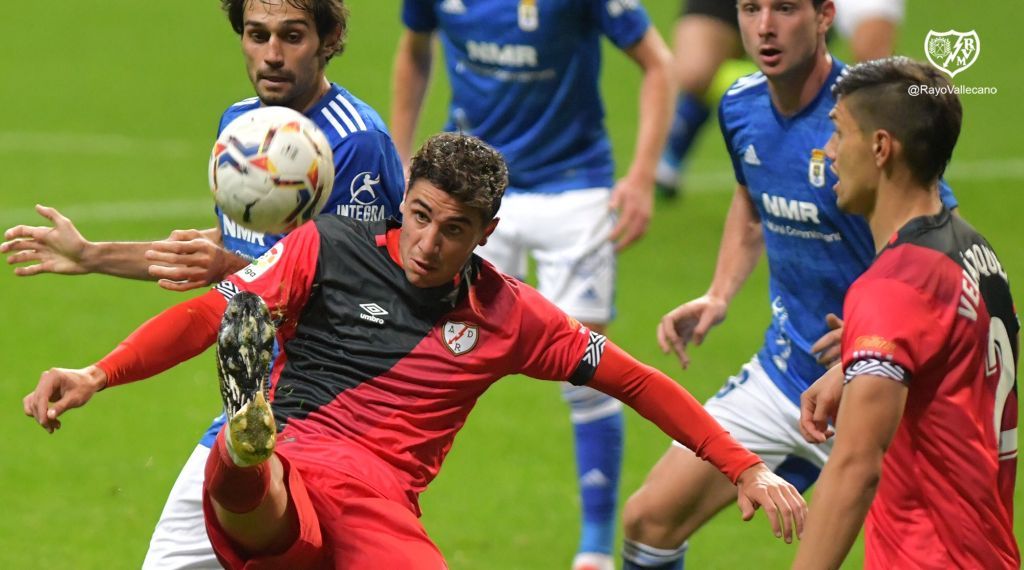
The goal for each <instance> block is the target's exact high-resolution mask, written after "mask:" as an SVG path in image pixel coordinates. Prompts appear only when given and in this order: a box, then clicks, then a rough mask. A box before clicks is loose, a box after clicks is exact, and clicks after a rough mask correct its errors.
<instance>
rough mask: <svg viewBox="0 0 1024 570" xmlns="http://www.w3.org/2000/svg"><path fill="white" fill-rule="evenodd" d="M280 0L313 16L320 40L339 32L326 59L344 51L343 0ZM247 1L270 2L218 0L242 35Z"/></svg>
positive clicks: (264, 0) (345, 14)
mask: <svg viewBox="0 0 1024 570" xmlns="http://www.w3.org/2000/svg"><path fill="white" fill-rule="evenodd" d="M282 1H283V2H285V3H286V4H288V5H289V6H291V7H293V8H296V9H299V10H302V11H303V12H305V13H307V14H309V15H310V16H312V17H313V22H315V23H316V34H317V35H318V36H320V40H321V41H323V39H324V38H325V37H327V36H328V35H330V34H331V33H332V32H334V31H335V30H339V31H340V32H341V33H340V34H339V35H338V43H337V44H335V45H334V50H333V51H332V52H331V53H328V54H327V59H328V60H330V59H331V58H332V57H334V56H336V55H340V54H341V52H343V51H345V37H346V36H347V35H348V7H347V6H345V0H282ZM249 2H261V3H263V4H269V3H270V2H269V0H220V7H221V8H222V9H223V10H224V11H225V12H227V15H228V21H229V22H231V29H233V30H235V33H236V34H238V35H242V30H244V29H245V21H244V16H245V6H246V5H247V4H248V3H249Z"/></svg>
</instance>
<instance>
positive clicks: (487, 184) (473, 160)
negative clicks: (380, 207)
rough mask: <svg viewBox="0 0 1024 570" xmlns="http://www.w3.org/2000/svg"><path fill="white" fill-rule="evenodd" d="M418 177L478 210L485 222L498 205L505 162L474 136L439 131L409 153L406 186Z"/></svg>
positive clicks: (504, 181)
mask: <svg viewBox="0 0 1024 570" xmlns="http://www.w3.org/2000/svg"><path fill="white" fill-rule="evenodd" d="M417 180H426V181H428V182H430V183H431V184H433V185H434V186H436V187H437V188H438V189H440V190H443V191H444V192H446V193H448V194H449V195H450V196H452V197H453V198H455V199H456V200H458V201H460V202H462V203H463V204H466V205H467V206H469V207H471V208H474V209H476V210H478V211H479V212H480V214H481V215H482V217H483V221H484V223H488V222H490V221H491V220H492V219H494V216H495V214H497V213H498V208H500V207H501V197H502V196H503V195H504V194H505V188H506V187H508V166H506V165H505V159H504V158H503V157H502V156H501V153H499V152H498V151H496V150H494V148H492V147H491V146H490V145H488V144H487V143H485V142H484V141H482V140H480V139H478V138H476V137H474V136H471V135H466V134H461V133H440V134H437V135H434V136H432V137H430V138H429V139H427V141H426V142H425V143H423V146H422V147H420V149H419V150H418V151H416V155H415V156H413V157H412V162H411V164H410V165H409V188H412V185H413V184H414V183H415V182H416V181H417Z"/></svg>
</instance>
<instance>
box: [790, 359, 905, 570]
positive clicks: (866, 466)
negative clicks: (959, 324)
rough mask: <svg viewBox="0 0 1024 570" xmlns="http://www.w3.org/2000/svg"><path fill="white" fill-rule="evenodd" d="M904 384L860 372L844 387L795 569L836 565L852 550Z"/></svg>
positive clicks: (902, 402)
mask: <svg viewBox="0 0 1024 570" xmlns="http://www.w3.org/2000/svg"><path fill="white" fill-rule="evenodd" d="M906 399H907V388H906V386H905V385H903V384H902V383H899V382H897V381H895V380H891V379H889V378H882V377H879V376H872V375H861V376H857V377H856V378H854V379H853V380H852V381H851V382H850V383H848V384H847V385H846V387H845V388H844V394H843V398H842V401H841V403H840V404H839V414H838V417H837V418H836V434H837V435H836V442H835V445H834V447H833V448H832V453H831V455H830V456H829V460H828V463H826V464H825V469H824V470H823V471H822V474H821V478H820V479H818V482H817V485H816V486H815V491H814V498H813V500H812V502H811V510H810V514H809V515H808V517H807V525H806V531H805V533H804V537H803V540H802V541H801V544H800V550H799V551H798V552H797V558H796V561H795V562H794V564H793V567H794V568H807V569H812V568H813V569H818V568H838V567H839V565H840V564H842V561H843V559H844V558H846V554H847V553H848V552H849V551H850V547H851V546H852V545H853V542H854V540H856V538H857V533H858V532H859V531H860V528H861V525H863V524H864V518H865V517H866V516H867V512H868V509H869V508H870V507H871V501H872V499H873V498H874V496H875V491H876V489H877V488H878V483H879V480H880V479H881V475H882V458H883V457H884V456H885V451H886V449H888V446H889V443H890V442H891V441H892V438H893V436H894V434H895V433H896V428H897V427H898V426H899V422H900V418H901V417H902V416H903V407H904V405H905V404H906Z"/></svg>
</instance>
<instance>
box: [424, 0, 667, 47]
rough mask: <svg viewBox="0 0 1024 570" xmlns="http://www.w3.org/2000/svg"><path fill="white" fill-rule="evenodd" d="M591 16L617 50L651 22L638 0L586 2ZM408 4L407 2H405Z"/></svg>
mask: <svg viewBox="0 0 1024 570" xmlns="http://www.w3.org/2000/svg"><path fill="white" fill-rule="evenodd" d="M587 2H588V3H589V4H590V10H591V15H592V17H593V18H594V21H595V22H598V25H599V26H600V28H601V32H602V33H603V34H604V35H606V36H608V39H610V40H611V41H612V43H613V44H615V45H616V46H617V47H618V48H619V49H629V48H631V47H633V46H634V45H636V44H637V42H639V41H640V40H641V39H642V38H643V37H644V34H646V33H647V28H649V27H650V26H651V20H650V18H649V17H648V16H647V11H646V10H644V7H643V5H642V4H640V1H639V0H587ZM406 3H407V4H408V1H407V2H406Z"/></svg>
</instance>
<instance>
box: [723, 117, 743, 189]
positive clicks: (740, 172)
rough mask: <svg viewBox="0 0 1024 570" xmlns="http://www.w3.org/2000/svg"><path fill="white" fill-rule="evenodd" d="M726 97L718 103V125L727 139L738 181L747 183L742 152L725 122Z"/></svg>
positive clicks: (728, 150)
mask: <svg viewBox="0 0 1024 570" xmlns="http://www.w3.org/2000/svg"><path fill="white" fill-rule="evenodd" d="M724 110H725V99H722V101H721V102H720V103H719V104H718V127H719V128H720V129H722V140H724V141H725V151H726V152H728V153H729V160H731V161H732V171H733V173H735V175H736V182H738V183H739V184H742V185H743V186H746V185H747V179H746V177H744V176H743V167H741V166H740V153H738V152H736V149H735V148H733V142H732V137H733V132H732V131H730V130H729V127H728V125H726V124H725V112H724Z"/></svg>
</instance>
